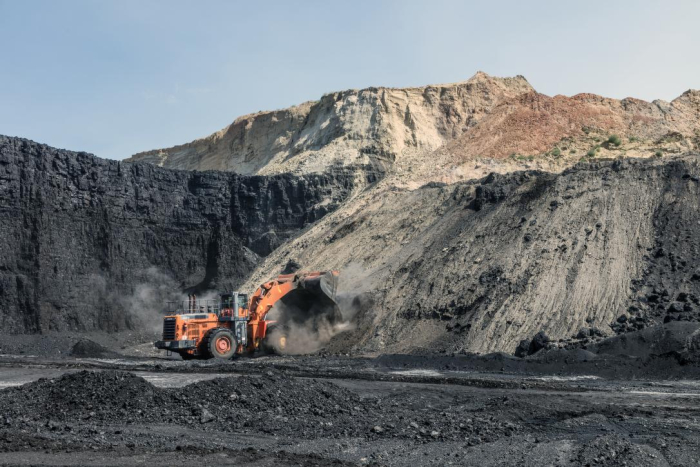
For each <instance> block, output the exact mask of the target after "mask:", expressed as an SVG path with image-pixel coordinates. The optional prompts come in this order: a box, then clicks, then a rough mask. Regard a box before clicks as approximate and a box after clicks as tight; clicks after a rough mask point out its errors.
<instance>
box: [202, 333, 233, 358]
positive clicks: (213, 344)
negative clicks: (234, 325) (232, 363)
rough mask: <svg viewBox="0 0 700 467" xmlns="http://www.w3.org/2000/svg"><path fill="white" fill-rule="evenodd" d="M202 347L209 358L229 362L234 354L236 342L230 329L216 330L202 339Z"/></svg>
mask: <svg viewBox="0 0 700 467" xmlns="http://www.w3.org/2000/svg"><path fill="white" fill-rule="evenodd" d="M202 347H203V348H204V351H205V352H207V354H208V356H209V357H210V358H215V359H217V360H229V359H230V358H231V357H233V356H234V355H235V354H236V348H238V341H237V340H236V336H235V335H234V334H233V332H231V330H230V329H227V328H216V329H212V330H211V331H209V333H208V334H207V335H206V336H205V337H204V342H202Z"/></svg>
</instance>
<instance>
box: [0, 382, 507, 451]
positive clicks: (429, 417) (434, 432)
mask: <svg viewBox="0 0 700 467" xmlns="http://www.w3.org/2000/svg"><path fill="white" fill-rule="evenodd" d="M0 406H2V407H3V409H4V417H5V424H6V425H7V424H9V425H18V424H19V425H20V426H21V427H23V428H31V429H32V430H34V429H39V430H46V428H47V427H48V429H49V431H50V430H54V431H61V432H63V431H70V430H72V429H73V428H72V427H73V426H75V425H76V424H79V425H80V426H85V425H86V424H87V425H93V426H94V425H99V426H102V425H105V424H109V425H117V424H123V425H135V424H137V425H140V424H144V423H159V424H162V423H165V424H174V425H181V426H196V427H198V429H200V430H205V431H208V430H214V431H235V432H238V433H264V434H276V435H280V436H284V435H287V436H293V437H295V438H301V439H314V438H317V437H333V438H338V437H346V436H364V437H367V438H369V439H378V438H394V437H400V438H410V439H415V440H417V441H418V442H429V441H445V440H462V441H463V440H471V442H472V443H478V442H485V441H490V440H495V439H498V438H500V437H502V436H510V435H511V434H513V433H515V432H516V431H517V430H518V429H519V427H518V425H516V424H514V423H512V422H511V421H509V420H499V419H498V418H495V417H492V416H489V417H485V416H479V415H475V414H471V413H470V414H469V415H468V416H467V415H466V414H465V413H464V411H465V410H466V407H461V408H460V407H457V408H455V410H454V411H451V412H450V413H446V412H442V413H435V411H434V410H432V409H430V408H429V407H424V406H422V405H421V404H416V406H415V407H407V404H403V403H402V404H400V403H399V402H398V401H395V400H385V401H382V400H380V399H378V398H361V397H360V396H358V395H357V394H355V393H354V392H352V391H350V390H348V389H344V388H341V387H339V386H337V385H335V384H332V383H330V382H327V381H319V380H315V379H310V380H302V379H298V378H297V379H295V378H291V377H289V376H286V375H285V374H283V373H279V372H268V373H266V374H265V375H263V376H260V377H258V376H239V377H229V378H219V379H214V380H210V381H204V382H199V383H196V384H192V385H189V386H186V387H185V388H179V389H172V388H167V389H163V388H158V387H155V386H153V385H152V384H150V383H149V382H147V381H146V380H144V379H143V378H141V377H139V376H136V375H134V374H131V373H127V372H120V371H103V372H91V371H81V372H78V373H73V374H69V375H65V376H62V377H60V378H58V379H55V380H49V379H40V380H38V381H36V382H33V383H29V384H26V385H24V386H21V387H17V388H10V389H5V390H3V391H0ZM462 409H464V410H462Z"/></svg>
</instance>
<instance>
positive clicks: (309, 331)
mask: <svg viewBox="0 0 700 467" xmlns="http://www.w3.org/2000/svg"><path fill="white" fill-rule="evenodd" d="M370 286H371V281H370V279H369V273H368V271H367V270H365V269H364V268H363V267H362V266H361V265H359V264H356V263H350V264H349V265H347V266H346V267H344V268H342V269H341V270H340V271H339V274H338V289H337V291H336V303H337V305H338V310H337V311H339V318H338V317H337V316H336V319H333V314H332V313H329V314H321V315H313V316H307V317H306V319H304V320H303V321H299V320H298V319H294V320H292V319H288V318H286V317H288V316H291V315H295V316H298V314H297V313H292V312H290V310H288V309H287V306H286V305H285V304H284V303H282V302H281V301H279V302H277V303H276V304H275V306H274V307H273V308H272V310H270V313H268V319H271V320H277V321H278V324H277V325H276V326H275V327H274V329H273V331H272V332H271V333H270V338H271V339H270V340H271V342H272V343H273V347H274V349H275V351H277V352H279V353H283V354H291V355H303V354H311V353H315V352H318V351H319V350H321V349H322V348H324V347H325V346H326V345H327V344H328V343H329V342H330V341H331V339H332V338H333V337H335V336H336V335H338V334H341V333H343V332H349V331H353V330H354V329H355V328H356V317H357V316H358V313H359V312H360V311H361V310H362V309H363V306H364V304H366V300H363V299H362V297H363V295H364V294H365V293H367V292H368V291H369V290H370ZM329 316H330V317H331V318H329ZM281 336H284V337H286V343H285V346H284V348H280V346H279V338H280V337H281Z"/></svg>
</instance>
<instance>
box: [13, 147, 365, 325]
mask: <svg viewBox="0 0 700 467" xmlns="http://www.w3.org/2000/svg"><path fill="white" fill-rule="evenodd" d="M368 177H370V178H372V177H374V175H372V174H370V175H368ZM355 180H356V177H355V171H354V169H348V170H345V169H343V170H338V171H334V172H333V173H332V174H321V175H313V176H304V177H295V176H291V175H280V176H273V177H244V176H240V175H237V174H234V173H220V172H186V171H176V170H166V169H161V168H158V167H154V166H151V165H148V164H130V163H122V162H118V161H108V160H102V159H99V158H96V157H94V156H92V155H89V154H86V153H75V152H70V151H64V150H58V149H54V148H51V147H48V146H45V145H41V144H37V143H34V142H31V141H28V140H23V139H19V138H8V137H4V136H0V321H1V322H2V324H3V331H4V332H46V331H62V330H77V331H83V330H106V331H118V330H122V329H132V328H135V327H138V326H139V322H138V320H137V319H136V317H135V314H134V313H133V312H132V311H130V310H129V309H128V308H129V306H128V303H129V300H125V298H126V299H128V298H129V297H132V296H134V295H136V294H138V293H139V291H140V290H141V286H142V285H143V284H149V283H150V282H149V281H151V280H152V274H150V273H149V271H153V270H157V271H158V274H159V277H160V276H162V277H167V278H168V287H167V288H168V289H173V288H174V289H179V290H180V291H182V290H186V291H187V292H190V293H201V292H203V291H205V290H209V289H219V290H222V289H227V290H231V289H235V288H237V287H238V286H240V284H241V283H242V282H243V281H244V280H245V278H246V277H247V275H248V274H249V273H250V271H252V270H253V268H254V267H255V265H256V264H257V262H258V260H259V258H260V256H265V255H267V254H269V253H270V252H271V251H272V250H273V249H274V248H276V247H277V246H278V245H279V244H280V243H281V242H283V241H285V240H287V239H288V238H290V237H292V236H294V235H295V234H296V233H297V232H298V231H299V230H300V229H302V228H304V227H305V226H307V225H308V224H309V223H311V222H314V221H316V220H318V219H319V218H321V217H323V216H324V215H325V214H326V213H328V212H330V211H332V210H334V209H335V208H336V207H337V206H338V205H339V203H340V202H341V201H342V200H343V199H345V197H346V196H347V195H348V194H349V193H350V191H351V190H352V189H353V185H354V183H355ZM322 201H325V202H324V203H322ZM139 311H140V310H139ZM154 311H155V310H154Z"/></svg>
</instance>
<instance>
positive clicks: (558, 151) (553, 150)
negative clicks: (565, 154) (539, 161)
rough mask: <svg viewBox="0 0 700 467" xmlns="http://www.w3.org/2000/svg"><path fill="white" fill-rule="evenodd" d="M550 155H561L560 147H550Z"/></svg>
mask: <svg viewBox="0 0 700 467" xmlns="http://www.w3.org/2000/svg"><path fill="white" fill-rule="evenodd" d="M552 155H553V156H554V157H559V156H561V149H559V148H554V149H552Z"/></svg>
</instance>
